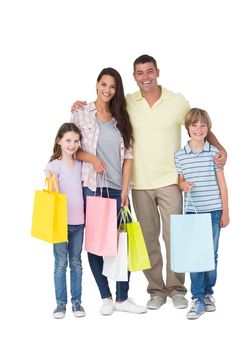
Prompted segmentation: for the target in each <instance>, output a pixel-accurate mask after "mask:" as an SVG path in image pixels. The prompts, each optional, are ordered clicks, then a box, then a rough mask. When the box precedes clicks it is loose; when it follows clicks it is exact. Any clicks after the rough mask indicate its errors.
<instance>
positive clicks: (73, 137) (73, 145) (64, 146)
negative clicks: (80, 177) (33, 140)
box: [57, 131, 80, 158]
mask: <svg viewBox="0 0 233 350" xmlns="http://www.w3.org/2000/svg"><path fill="white" fill-rule="evenodd" d="M79 139H80V137H79V134H78V133H76V132H74V131H68V132H66V133H65V134H64V135H63V137H62V138H61V139H59V141H58V142H57V143H58V145H60V146H61V151H62V158H72V156H73V155H74V154H75V152H76V151H77V150H78V147H79Z"/></svg>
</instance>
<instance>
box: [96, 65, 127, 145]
mask: <svg viewBox="0 0 233 350" xmlns="http://www.w3.org/2000/svg"><path fill="white" fill-rule="evenodd" d="M103 75H110V76H111V77H113V78H114V79H115V84H116V91H115V95H114V96H113V98H112V100H111V101H110V112H111V114H112V116H113V117H114V118H115V119H116V122H117V124H116V125H117V128H118V129H119V131H120V133H121V135H122V137H123V140H124V145H125V147H126V148H129V146H130V145H131V141H132V140H133V135H132V134H133V129H132V125H131V123H130V120H129V114H128V112H127V109H126V100H125V94H124V87H123V83H122V79H121V76H120V74H119V73H118V72H117V71H116V70H115V69H114V68H111V67H108V68H104V69H103V70H102V71H101V72H100V74H99V75H98V78H97V82H99V81H100V79H101V78H102V76H103Z"/></svg>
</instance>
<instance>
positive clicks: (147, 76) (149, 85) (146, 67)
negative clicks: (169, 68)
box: [133, 62, 159, 93]
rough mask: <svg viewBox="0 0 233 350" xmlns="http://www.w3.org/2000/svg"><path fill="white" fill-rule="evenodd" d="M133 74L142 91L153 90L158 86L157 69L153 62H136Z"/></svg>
mask: <svg viewBox="0 0 233 350" xmlns="http://www.w3.org/2000/svg"><path fill="white" fill-rule="evenodd" d="M133 75H134V79H135V81H136V83H137V85H138V86H139V88H140V90H141V92H142V93H143V92H150V91H153V90H154V89H155V88H157V86H158V83H157V78H158V77H159V69H158V68H155V66H154V64H153V62H147V63H139V64H136V66H135V71H134V74H133Z"/></svg>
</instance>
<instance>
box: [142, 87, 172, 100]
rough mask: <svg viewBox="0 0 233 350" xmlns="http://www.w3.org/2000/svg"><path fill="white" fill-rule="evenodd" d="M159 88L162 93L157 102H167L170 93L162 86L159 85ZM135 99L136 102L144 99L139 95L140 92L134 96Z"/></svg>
mask: <svg viewBox="0 0 233 350" xmlns="http://www.w3.org/2000/svg"><path fill="white" fill-rule="evenodd" d="M159 86H160V87H161V90H162V93H161V96H160V98H159V100H169V99H170V96H171V93H170V91H169V90H167V89H165V88H164V87H163V86H161V85H159ZM135 99H136V101H141V100H143V99H144V97H143V96H142V94H141V91H140V90H139V91H137V92H136V94H135Z"/></svg>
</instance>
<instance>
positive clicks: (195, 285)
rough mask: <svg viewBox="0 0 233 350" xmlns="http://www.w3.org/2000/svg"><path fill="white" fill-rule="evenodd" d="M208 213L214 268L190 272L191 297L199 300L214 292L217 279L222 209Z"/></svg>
mask: <svg viewBox="0 0 233 350" xmlns="http://www.w3.org/2000/svg"><path fill="white" fill-rule="evenodd" d="M210 214H211V220H212V228H213V242H214V260H215V269H214V270H212V271H206V272H195V273H190V278H191V293H192V299H196V298H197V299H199V300H201V301H204V297H205V295H206V294H213V293H214V292H213V287H214V286H215V284H216V280H217V263H218V243H219V236H220V218H221V215H222V210H215V211H212V212H210ZM197 254H198V252H197Z"/></svg>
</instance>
